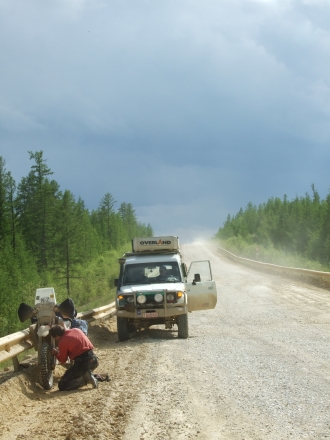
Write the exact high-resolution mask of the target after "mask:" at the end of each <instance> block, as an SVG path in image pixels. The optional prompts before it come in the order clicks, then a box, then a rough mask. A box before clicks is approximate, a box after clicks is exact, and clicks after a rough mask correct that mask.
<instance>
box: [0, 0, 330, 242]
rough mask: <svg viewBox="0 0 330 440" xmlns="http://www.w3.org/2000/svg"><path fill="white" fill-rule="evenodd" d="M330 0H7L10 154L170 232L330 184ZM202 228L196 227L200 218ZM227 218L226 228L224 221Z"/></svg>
mask: <svg viewBox="0 0 330 440" xmlns="http://www.w3.org/2000/svg"><path fill="white" fill-rule="evenodd" d="M329 17H330V5H329V2H328V1H326V0H324V1H322V0H319V1H293V0H292V1H290V0H286V1H284V0H281V1H277V0H263V1H261V0H260V1H258V0H254V1H253V0H244V1H243V0H232V1H222V2H218V1H215V0H206V1H204V2H200V1H197V0H196V1H195V0H189V1H188V0H185V1H184V0H182V1H180V0H179V1H177V0H175V1H174V0H168V1H160V2H150V1H147V0H126V1H119V0H113V1H109V2H108V1H107V2H105V1H99V0H94V1H88V0H85V1H84V0H66V1H64V0H63V1H51V0H50V1H48V2H39V1H37V0H35V1H30V2H28V3H27V2H25V1H19V0H10V1H9V0H3V1H2V2H1V3H0V38H1V41H2V42H3V44H2V45H1V47H0V55H1V59H2V63H1V64H0V75H1V78H2V82H1V84H0V155H2V156H3V157H4V159H5V160H6V163H7V169H8V170H10V171H12V173H13V175H14V177H15V178H16V180H19V179H20V178H21V177H23V176H25V175H27V173H28V171H29V169H30V166H31V163H30V162H29V156H28V153H27V151H28V150H30V151H37V150H43V151H44V157H45V158H47V160H48V162H47V163H48V165H49V166H50V168H51V169H52V170H53V171H54V178H55V179H56V180H57V181H58V182H59V184H60V186H61V189H64V188H65V189H70V190H71V191H72V192H73V193H74V194H75V195H76V196H77V197H78V196H80V197H81V198H82V199H83V200H84V201H85V203H86V205H87V206H88V207H89V208H90V209H93V208H96V207H97V206H98V203H99V201H100V199H101V198H102V197H103V195H104V194H105V193H106V192H111V193H112V194H113V195H114V197H115V199H116V200H117V201H118V202H119V203H120V202H122V201H126V202H131V203H133V206H134V207H135V208H136V211H137V214H138V215H139V216H140V217H141V221H143V222H146V223H148V222H150V223H151V224H152V225H153V226H154V227H155V231H156V233H161V232H166V233H170V232H171V231H170V230H169V229H173V231H172V232H171V233H173V234H175V233H176V232H175V229H177V230H182V231H185V234H186V236H187V237H188V236H189V238H192V237H193V235H194V234H196V235H198V234H201V235H205V234H208V235H210V234H211V235H212V233H214V232H216V230H217V229H218V227H219V226H221V224H222V223H223V221H224V220H225V218H226V216H227V214H228V213H231V214H233V213H235V212H236V211H237V210H238V209H239V208H240V207H245V206H246V205H247V203H248V202H249V201H252V202H253V203H256V204H258V203H262V202H264V201H266V200H267V198H269V197H272V196H279V197H282V196H283V195H284V194H288V196H289V197H294V196H296V195H303V194H304V193H305V192H306V191H308V190H309V189H310V185H311V183H315V186H316V188H317V189H318V190H319V191H320V193H321V194H322V196H324V195H325V194H326V193H327V191H328V189H329V181H328V178H327V166H328V165H329V152H328V148H327V145H328V142H329V140H330V124H329V112H330V105H329V103H330V100H329V98H330V89H329V81H330V64H329V61H328V60H329V59H330V58H329V50H330V25H329V20H327V18H329ZM189 230H190V231H191V232H190V233H189ZM211 231H213V232H211Z"/></svg>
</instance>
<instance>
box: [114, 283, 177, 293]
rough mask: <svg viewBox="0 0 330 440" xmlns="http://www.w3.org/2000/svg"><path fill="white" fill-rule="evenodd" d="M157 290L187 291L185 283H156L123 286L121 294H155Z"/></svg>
mask: <svg viewBox="0 0 330 440" xmlns="http://www.w3.org/2000/svg"><path fill="white" fill-rule="evenodd" d="M155 290H170V291H172V290H182V291H184V290H185V284H184V283H181V282H179V283H155V284H137V285H135V286H122V287H121V288H120V293H134V292H153V291H155Z"/></svg>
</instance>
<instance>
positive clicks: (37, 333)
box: [18, 287, 77, 390]
mask: <svg viewBox="0 0 330 440" xmlns="http://www.w3.org/2000/svg"><path fill="white" fill-rule="evenodd" d="M76 314H77V312H76V310H75V307H74V303H73V301H72V299H71V298H67V299H66V300H65V301H63V302H62V303H61V304H59V305H57V303H56V295H55V290H54V288H53V287H45V288H42V289H37V290H36V295H35V303H34V307H32V306H29V305H28V304H25V303H21V304H20V306H19V308H18V317H19V320H20V321H21V322H24V321H26V320H28V319H30V320H31V325H30V328H29V330H30V338H31V341H32V343H33V346H34V348H35V350H36V351H38V370H39V382H40V385H41V386H42V387H43V388H44V389H45V390H50V389H51V388H52V386H53V381H54V375H53V372H54V369H55V367H56V364H57V359H56V357H55V356H53V355H52V349H53V348H56V346H57V343H56V340H55V339H54V338H52V337H51V336H50V334H49V329H50V327H51V326H52V325H54V324H60V325H62V326H63V327H65V328H70V327H71V321H72V319H73V318H74V317H75V315H76Z"/></svg>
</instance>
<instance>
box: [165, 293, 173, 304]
mask: <svg viewBox="0 0 330 440" xmlns="http://www.w3.org/2000/svg"><path fill="white" fill-rule="evenodd" d="M166 298H167V301H168V302H173V301H174V298H175V296H174V293H168V294H167V296H166Z"/></svg>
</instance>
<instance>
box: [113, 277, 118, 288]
mask: <svg viewBox="0 0 330 440" xmlns="http://www.w3.org/2000/svg"><path fill="white" fill-rule="evenodd" d="M118 281H119V279H118V278H115V279H114V285H115V287H117V286H118Z"/></svg>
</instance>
